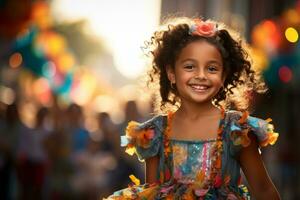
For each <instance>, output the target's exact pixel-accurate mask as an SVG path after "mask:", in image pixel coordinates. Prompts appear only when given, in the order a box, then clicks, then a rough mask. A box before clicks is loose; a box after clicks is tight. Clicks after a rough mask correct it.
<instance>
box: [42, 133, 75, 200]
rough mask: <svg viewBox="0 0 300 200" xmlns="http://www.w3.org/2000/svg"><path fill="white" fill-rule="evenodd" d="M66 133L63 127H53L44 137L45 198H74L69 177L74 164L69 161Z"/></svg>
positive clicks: (59, 199)
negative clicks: (46, 167)
mask: <svg viewBox="0 0 300 200" xmlns="http://www.w3.org/2000/svg"><path fill="white" fill-rule="evenodd" d="M68 140H69V138H68V135H67V134H66V132H64V130H63V129H54V130H52V131H51V132H50V134H49V135H48V137H47V138H46V139H45V142H44V145H45V149H46V152H47V156H48V159H49V166H48V176H47V180H46V184H47V185H46V191H45V193H46V195H45V196H46V199H49V200H65V199H74V193H73V191H72V187H71V178H72V175H73V173H74V166H73V165H72V161H71V154H70V148H69V147H68V145H67V144H68Z"/></svg>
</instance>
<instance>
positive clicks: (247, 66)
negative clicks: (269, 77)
mask: <svg viewBox="0 0 300 200" xmlns="http://www.w3.org/2000/svg"><path fill="white" fill-rule="evenodd" d="M173 21H174V20H173ZM178 21H179V23H178ZM210 21H211V20H210ZM192 22H193V20H192V19H188V18H181V19H180V20H178V19H177V21H175V23H174V22H173V24H172V23H170V22H169V23H168V25H167V27H166V28H165V29H164V30H160V31H156V32H155V33H154V35H153V36H152V37H151V40H150V41H148V42H146V47H145V48H146V49H147V50H148V53H150V55H151V56H153V57H152V58H153V61H152V67H151V70H150V71H149V77H150V79H149V84H158V85H159V87H160V89H159V91H160V93H159V95H158V96H159V97H160V99H159V100H158V103H157V105H156V106H157V107H159V108H160V110H161V111H165V110H166V109H167V108H168V107H169V106H174V105H178V104H180V98H178V96H177V93H176V88H174V87H172V86H171V83H170V81H169V79H168V76H167V70H166V69H167V66H171V67H172V68H174V67H175V62H176V59H177V58H178V56H179V54H180V52H181V50H182V49H183V48H184V47H185V46H187V45H188V44H190V43H191V42H194V41H199V40H205V41H207V42H209V43H210V44H212V45H214V46H215V47H216V48H217V49H218V50H219V51H220V53H221V56H222V60H223V67H224V73H225V81H224V87H223V88H222V89H221V90H220V91H219V92H218V93H217V95H216V96H215V97H214V99H213V102H214V104H215V105H217V106H220V105H222V106H224V107H226V108H228V107H230V108H232V107H234V108H235V109H238V110H244V109H246V108H247V107H248V102H249V94H250V93H251V92H259V93H260V92H263V91H265V85H264V83H263V81H262V80H261V78H260V76H259V74H258V73H257V72H255V71H254V70H253V69H252V64H251V60H250V57H249V54H248V52H247V50H246V49H247V47H246V44H245V43H244V41H243V39H241V37H239V36H238V34H237V33H236V32H234V31H232V30H230V29H229V28H227V27H226V26H225V25H224V24H222V23H217V22H214V23H216V24H217V25H218V31H217V33H216V34H215V35H214V36H212V37H203V36H198V35H191V34H190V33H189V30H190V26H191V23H192Z"/></svg>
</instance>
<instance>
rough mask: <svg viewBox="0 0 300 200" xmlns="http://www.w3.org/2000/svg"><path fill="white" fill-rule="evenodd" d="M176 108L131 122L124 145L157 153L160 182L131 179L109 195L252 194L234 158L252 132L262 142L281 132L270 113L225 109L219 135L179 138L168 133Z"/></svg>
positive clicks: (149, 199)
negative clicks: (262, 115) (258, 114)
mask: <svg viewBox="0 0 300 200" xmlns="http://www.w3.org/2000/svg"><path fill="white" fill-rule="evenodd" d="M172 116H173V114H172V113H169V114H168V115H166V116H165V115H159V116H156V117H154V118H152V119H150V120H149V121H146V122H144V123H141V124H139V123H137V122H130V123H129V124H128V126H127V129H126V135H125V136H122V137H121V145H122V146H126V152H127V153H128V154H130V155H133V154H136V155H137V156H138V158H139V160H141V161H143V160H145V159H147V158H149V157H152V156H156V155H158V156H159V158H160V159H159V169H158V171H157V179H158V180H159V181H158V182H157V183H153V184H147V183H146V184H142V185H141V184H140V183H139V180H138V179H136V178H135V177H134V176H132V177H131V180H132V181H133V184H132V185H130V186H129V187H128V188H125V189H122V190H119V191H116V192H115V193H114V194H113V195H111V196H109V197H108V198H107V199H120V200H122V199H126V200H127V199H141V200H156V199H203V200H209V199H216V200H217V199H229V200H234V199H250V195H249V193H248V190H247V188H246V187H245V186H243V185H242V184H241V174H240V165H239V163H238V161H237V160H236V157H237V155H238V154H239V152H240V150H241V149H242V148H243V147H246V146H248V145H249V144H250V143H251V140H250V138H249V134H254V135H255V136H256V138H257V141H258V143H259V145H260V147H264V146H267V145H268V144H271V145H273V144H274V143H275V142H276V140H277V138H278V133H275V132H274V131H273V125H272V124H270V123H269V122H270V121H271V120H270V119H267V120H262V119H259V118H255V117H252V116H249V115H248V113H247V112H244V113H242V112H238V111H222V119H220V123H219V129H218V137H217V138H216V139H211V140H198V141H187V140H176V139H171V138H169V135H170V132H171V130H170V126H169V124H171V120H172Z"/></svg>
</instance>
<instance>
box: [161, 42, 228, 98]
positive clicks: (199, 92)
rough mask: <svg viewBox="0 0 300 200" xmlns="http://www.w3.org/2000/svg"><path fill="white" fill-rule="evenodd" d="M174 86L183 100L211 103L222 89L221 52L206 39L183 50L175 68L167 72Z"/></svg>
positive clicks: (223, 77)
mask: <svg viewBox="0 0 300 200" xmlns="http://www.w3.org/2000/svg"><path fill="white" fill-rule="evenodd" d="M167 73H168V78H169V80H170V81H171V83H175V84H176V89H177V92H178V94H179V97H180V98H181V101H182V102H183V101H188V102H193V103H207V102H211V100H212V98H213V97H214V96H215V95H216V94H217V93H218V91H219V90H220V88H221V87H222V86H223V83H224V80H225V76H223V62H222V56H221V54H220V52H219V50H218V49H217V48H216V47H215V46H214V45H212V44H210V43H208V42H207V41H205V40H198V41H195V42H192V43H190V44H188V45H187V46H186V47H184V48H183V49H182V50H181V52H180V54H179V56H178V59H177V60H176V62H175V69H172V68H171V67H169V68H168V70H167Z"/></svg>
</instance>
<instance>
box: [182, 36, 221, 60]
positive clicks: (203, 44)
mask: <svg viewBox="0 0 300 200" xmlns="http://www.w3.org/2000/svg"><path fill="white" fill-rule="evenodd" d="M186 59H195V60H217V61H219V62H220V63H222V55H221V52H220V51H219V49H218V48H217V47H216V46H215V45H213V44H212V43H210V42H208V41H206V40H197V41H193V42H191V43H189V44H187V45H186V46H185V47H184V48H182V49H181V51H180V53H179V55H178V58H177V61H182V60H186Z"/></svg>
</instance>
